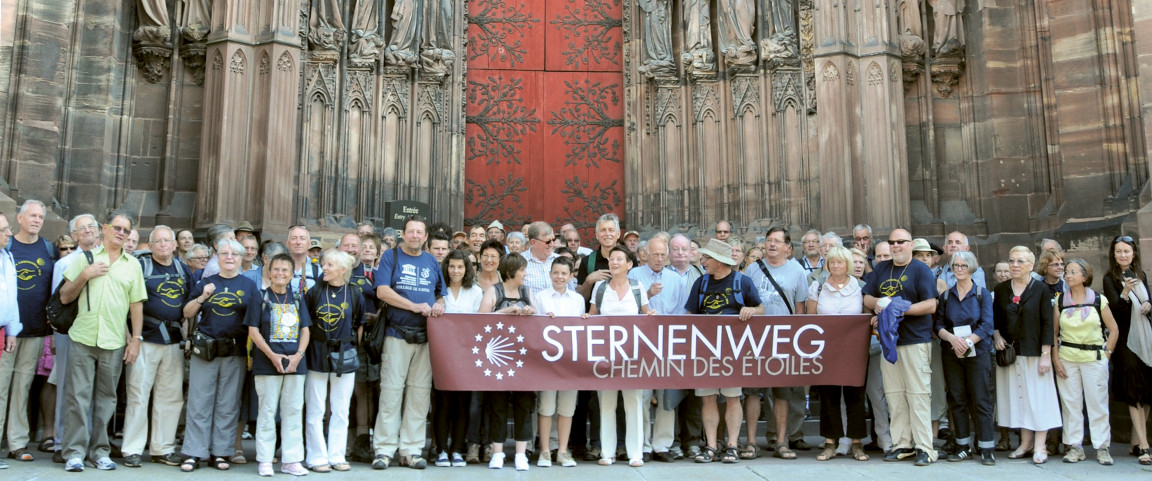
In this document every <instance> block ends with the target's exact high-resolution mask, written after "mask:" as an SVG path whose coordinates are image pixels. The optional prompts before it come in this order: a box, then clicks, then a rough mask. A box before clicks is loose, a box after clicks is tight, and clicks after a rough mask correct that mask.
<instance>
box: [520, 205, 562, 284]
mask: <svg viewBox="0 0 1152 481" xmlns="http://www.w3.org/2000/svg"><path fill="white" fill-rule="evenodd" d="M555 238H556V236H555V235H554V234H553V233H552V226H550V225H548V223H547V222H543V221H536V222H533V223H531V224H528V250H526V251H524V252H522V253H520V255H521V256H523V257H524V259H525V260H527V261H528V275H527V276H525V277H524V287H527V288H528V291H529V292H531V293H532V294H536V293H537V292H540V291H542V290H544V289H547V288H549V287H551V286H552V281H551V280H550V278H549V272H551V271H552V260H553V259H555V258H557V257H559V255H557V254H556V253H555V252H552V241H553V240H554V239H555Z"/></svg>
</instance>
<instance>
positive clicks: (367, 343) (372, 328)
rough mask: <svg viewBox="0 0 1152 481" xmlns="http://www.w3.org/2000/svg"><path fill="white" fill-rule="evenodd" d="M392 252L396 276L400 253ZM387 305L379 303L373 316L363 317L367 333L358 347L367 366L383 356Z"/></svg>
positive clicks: (375, 362)
mask: <svg viewBox="0 0 1152 481" xmlns="http://www.w3.org/2000/svg"><path fill="white" fill-rule="evenodd" d="M398 249H399V248H396V249H391V250H392V274H393V276H395V274H396V264H399V263H400V251H399V250H398ZM387 313H388V303H387V302H383V301H381V302H380V308H379V309H378V310H377V311H376V313H375V314H369V315H367V316H365V317H364V319H365V321H366V322H367V323H368V331H367V332H365V333H364V338H363V339H361V340H360V347H362V348H363V349H364V353H365V354H367V355H368V363H369V364H380V357H381V356H382V355H383V354H384V339H385V338H386V337H387V336H386V335H385V332H386V331H387V330H388V316H387Z"/></svg>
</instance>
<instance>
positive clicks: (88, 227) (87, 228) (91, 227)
mask: <svg viewBox="0 0 1152 481" xmlns="http://www.w3.org/2000/svg"><path fill="white" fill-rule="evenodd" d="M98 227H99V226H97V225H96V224H88V225H81V226H76V232H81V231H88V232H93V231H95V230H96V229H97V228H98Z"/></svg>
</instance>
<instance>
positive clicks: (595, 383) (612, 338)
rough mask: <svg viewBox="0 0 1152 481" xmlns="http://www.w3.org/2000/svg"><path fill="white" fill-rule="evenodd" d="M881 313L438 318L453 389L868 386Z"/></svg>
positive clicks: (433, 324)
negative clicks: (875, 316) (875, 318)
mask: <svg viewBox="0 0 1152 481" xmlns="http://www.w3.org/2000/svg"><path fill="white" fill-rule="evenodd" d="M870 319H871V316H868V315H847V316H821V315H811V316H807V315H797V316H756V317H753V318H752V319H750V320H748V321H747V322H742V321H740V319H739V318H738V317H736V316H703V315H694V316H667V315H657V316H593V317H590V318H588V319H581V318H578V317H557V318H548V317H546V316H510V315H503V314H445V315H443V316H440V317H437V318H429V320H428V339H429V349H430V352H431V358H432V370H433V376H432V378H433V381H434V383H435V385H436V388H437V389H441V390H449V391H551V390H572V389H581V390H604V389H690V388H719V387H781V386H811V385H821V384H828V385H843V386H863V385H864V379H865V376H866V374H867V369H868V336H870V335H871V332H872V328H871V326H870V325H869V320H870Z"/></svg>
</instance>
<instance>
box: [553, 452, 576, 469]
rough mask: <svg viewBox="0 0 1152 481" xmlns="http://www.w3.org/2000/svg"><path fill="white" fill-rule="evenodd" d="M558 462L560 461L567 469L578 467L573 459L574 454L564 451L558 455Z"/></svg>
mask: <svg viewBox="0 0 1152 481" xmlns="http://www.w3.org/2000/svg"><path fill="white" fill-rule="evenodd" d="M556 460H557V461H560V465H561V466H563V467H565V468H574V467H576V460H575V459H573V458H572V453H570V452H568V451H564V452H562V453H557V454H556Z"/></svg>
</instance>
